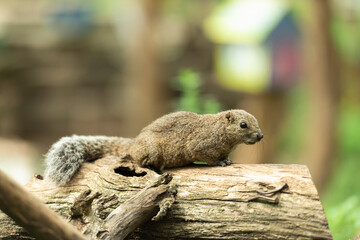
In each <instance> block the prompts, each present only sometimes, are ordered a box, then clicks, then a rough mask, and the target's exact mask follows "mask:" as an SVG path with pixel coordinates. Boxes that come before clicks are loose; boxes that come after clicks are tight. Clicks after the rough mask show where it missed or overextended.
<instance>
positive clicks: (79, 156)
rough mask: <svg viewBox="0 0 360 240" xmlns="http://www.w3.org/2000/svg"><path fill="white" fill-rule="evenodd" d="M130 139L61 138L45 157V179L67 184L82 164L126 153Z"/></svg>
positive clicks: (101, 137)
mask: <svg viewBox="0 0 360 240" xmlns="http://www.w3.org/2000/svg"><path fill="white" fill-rule="evenodd" d="M132 141H133V140H132V139H128V138H121V137H106V136H77V135H73V136H71V137H63V138H61V139H60V140H59V141H58V142H56V143H54V144H53V145H52V147H51V148H50V150H49V152H48V153H47V154H46V156H45V164H46V171H45V177H46V178H49V179H51V180H52V181H53V182H54V183H56V184H60V185H61V184H64V183H66V182H68V181H69V180H70V179H71V178H72V177H73V176H74V174H75V173H76V172H77V170H78V169H79V168H80V166H81V165H82V164H83V163H84V162H89V161H93V160H96V159H98V158H101V157H103V156H105V155H118V154H120V153H123V152H124V151H127V149H128V147H129V145H130V143H131V142H132Z"/></svg>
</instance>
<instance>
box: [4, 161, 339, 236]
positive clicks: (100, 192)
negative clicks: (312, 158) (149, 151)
mask: <svg viewBox="0 0 360 240" xmlns="http://www.w3.org/2000/svg"><path fill="white" fill-rule="evenodd" d="M167 172H169V173H171V174H172V175H173V180H172V182H171V184H174V185H177V195H176V201H175V203H174V204H173V205H172V207H171V208H170V206H171V204H172V203H173V202H174V198H173V196H174V192H175V191H174V189H172V187H169V189H172V190H171V191H166V194H165V195H166V196H165V195H164V194H160V195H159V196H161V197H163V199H160V200H158V201H157V203H156V204H158V206H160V207H161V208H162V209H161V210H160V212H159V215H161V216H164V215H165V213H166V209H169V208H170V209H169V210H168V213H167V215H166V216H165V217H164V218H163V219H161V217H159V215H158V216H157V217H155V218H153V220H158V221H153V220H149V221H146V222H144V221H143V222H141V227H139V228H137V229H136V230H135V231H134V232H133V233H132V234H131V235H130V237H128V238H129V239H170V238H171V239H254V238H258V239H294V238H301V239H314V238H316V239H332V236H331V233H330V230H329V227H328V223H327V220H326V217H325V214H324V211H323V208H322V206H321V203H320V200H319V196H318V193H317V190H316V188H315V186H314V184H313V182H312V180H311V177H310V174H309V171H308V169H307V168H306V167H305V166H301V165H272V164H271V165H243V164H234V165H231V166H227V167H208V166H190V167H186V168H177V169H172V170H169V171H167ZM158 177H159V175H158V174H156V173H155V172H153V171H151V170H149V169H144V168H139V167H137V166H135V165H132V164H131V163H126V162H120V161H119V160H118V159H117V158H114V157H108V158H103V159H99V160H97V161H95V162H93V163H85V164H84V165H83V167H82V168H81V169H80V171H79V173H78V174H77V175H76V176H75V178H74V179H73V180H72V181H71V182H70V183H68V184H67V185H65V186H62V187H55V186H52V185H51V184H50V183H48V182H46V181H44V180H41V178H36V177H34V178H33V179H32V181H31V182H30V183H29V184H28V185H27V189H28V190H29V191H30V192H31V193H32V194H33V195H35V196H36V197H38V198H39V199H41V200H42V201H43V202H44V203H46V204H47V205H48V206H49V207H50V208H52V209H54V210H55V211H57V212H58V213H59V214H61V215H62V216H63V217H64V218H66V219H68V221H69V222H71V223H72V224H73V225H74V226H76V227H77V229H78V230H79V231H80V232H82V233H84V234H85V235H87V236H89V237H91V238H98V239H106V238H105V237H106V236H107V237H109V235H107V230H108V229H109V228H106V227H105V229H106V230H105V231H102V230H104V222H107V223H108V222H109V221H108V220H109V218H110V217H109V216H111V213H112V212H113V211H114V210H115V209H116V208H118V207H119V206H121V204H123V203H124V202H125V201H127V200H129V199H131V198H132V197H134V196H135V195H136V194H137V193H139V192H141V190H143V189H144V188H145V186H146V185H148V184H149V181H150V182H151V181H154V179H157V178H158ZM285 183H286V185H287V186H285ZM274 190H275V191H274ZM144 199H146V197H144ZM169 199H170V200H169ZM130 202H131V200H130ZM164 206H165V207H164ZM140 207H141V206H140ZM144 207H145V206H144ZM160 207H156V209H157V210H158V209H159V208H160ZM130 209H132V208H130ZM130 209H129V210H126V208H125V210H124V209H123V210H122V213H121V214H119V215H126V214H125V213H127V212H130ZM164 209H165V210H164ZM150 212H151V214H149V215H146V219H150V218H152V216H151V215H155V214H156V211H154V210H151V211H150ZM130 215H132V216H135V213H132V214H130ZM137 216H138V217H139V215H137ZM141 216H144V215H141ZM133 219H136V218H133ZM115 222H117V223H119V222H118V221H115ZM119 224H120V225H121V223H119ZM115 225H116V224H115ZM115 225H113V226H115ZM107 227H108V226H107ZM132 230H133V229H131V231H132ZM14 236H16V237H17V239H32V238H30V237H25V236H27V235H26V234H25V233H24V230H23V229H22V228H20V227H19V226H17V225H16V224H15V223H14V222H13V221H11V220H9V218H8V217H7V216H6V215H4V214H3V213H0V238H11V237H14ZM15 239H16V238H15ZM109 239H110V238H109Z"/></svg>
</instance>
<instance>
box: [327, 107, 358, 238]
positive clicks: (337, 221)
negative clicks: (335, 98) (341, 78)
mask: <svg viewBox="0 0 360 240" xmlns="http://www.w3.org/2000/svg"><path fill="white" fill-rule="evenodd" d="M359 122H360V108H359V107H356V106H355V105H354V104H349V103H348V104H347V105H345V106H344V109H343V111H342V112H341V114H340V118H339V133H338V135H339V140H338V141H339V156H338V161H337V162H338V165H337V166H336V169H335V170H336V171H335V172H334V176H333V178H332V181H331V183H330V185H329V188H328V189H327V192H326V195H325V198H324V199H325V201H324V209H325V213H326V215H327V219H328V221H329V226H330V229H331V232H332V234H333V236H334V239H350V238H352V237H355V235H357V234H359V233H360V218H359V216H360V188H359V182H360V174H359V169H360V161H359V156H360V149H359V147H358V146H359V142H360V134H359V132H360V125H359Z"/></svg>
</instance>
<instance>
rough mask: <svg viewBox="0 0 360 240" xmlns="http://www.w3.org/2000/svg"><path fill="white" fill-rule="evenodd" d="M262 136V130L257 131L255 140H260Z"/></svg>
mask: <svg viewBox="0 0 360 240" xmlns="http://www.w3.org/2000/svg"><path fill="white" fill-rule="evenodd" d="M263 137H264V134H263V133H262V132H259V133H258V134H257V140H258V141H260V140H261V139H262V138H263Z"/></svg>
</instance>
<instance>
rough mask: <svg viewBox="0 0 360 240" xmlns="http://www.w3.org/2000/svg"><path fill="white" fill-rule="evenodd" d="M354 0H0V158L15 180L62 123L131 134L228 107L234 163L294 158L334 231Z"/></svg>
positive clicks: (342, 227)
mask: <svg viewBox="0 0 360 240" xmlns="http://www.w3.org/2000/svg"><path fill="white" fill-rule="evenodd" d="M359 76H360V1H357V0H346V1H344V0H332V1H331V0H311V1H310V0H307V1H285V0H192V1H181V0H157V1H151V0H121V1H115V0H103V1H100V0H98V1H96V0H86V1H85V0H76V1H70V0H56V1H45V0H33V1H20V0H13V1H0V168H1V169H2V170H3V171H5V172H7V173H8V174H9V175H11V176H12V177H13V178H15V179H17V180H18V181H19V182H21V183H23V184H25V183H26V182H27V181H28V179H29V178H30V177H31V176H32V175H33V174H34V173H35V172H40V173H41V172H43V155H44V154H45V153H46V152H47V150H48V148H49V146H50V145H51V144H52V143H54V142H55V141H57V140H58V139H59V138H60V137H62V136H65V135H72V134H81V135H111V136H124V137H135V136H136V135H137V134H138V133H139V131H140V130H141V129H142V128H143V127H144V126H146V125H147V124H149V123H150V122H151V121H153V120H154V119H156V118H157V117H159V116H161V115H163V114H166V113H169V112H172V111H176V110H188V111H194V112H198V113H213V112H218V111H221V110H226V109H231V108H241V109H245V110H247V111H248V112H250V113H252V114H253V115H255V116H256V117H257V119H258V121H259V123H260V126H261V127H262V129H263V131H264V134H265V138H264V140H263V141H262V142H261V143H259V144H256V145H253V146H246V145H244V146H242V145H240V146H239V147H238V148H237V149H236V151H235V152H234V153H233V156H232V159H233V161H234V162H238V163H286V164H306V165H307V166H308V167H309V169H310V172H311V175H312V177H313V180H314V182H315V184H316V187H317V189H318V191H319V193H320V199H321V201H322V203H323V206H324V208H325V212H326V215H327V217H328V220H329V224H330V228H331V231H332V233H333V235H334V238H335V239H349V238H351V237H354V236H355V235H356V234H359V233H360V174H359V172H360V159H359V158H360V147H359V144H360V79H359Z"/></svg>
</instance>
